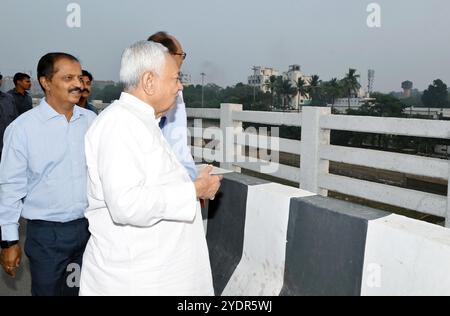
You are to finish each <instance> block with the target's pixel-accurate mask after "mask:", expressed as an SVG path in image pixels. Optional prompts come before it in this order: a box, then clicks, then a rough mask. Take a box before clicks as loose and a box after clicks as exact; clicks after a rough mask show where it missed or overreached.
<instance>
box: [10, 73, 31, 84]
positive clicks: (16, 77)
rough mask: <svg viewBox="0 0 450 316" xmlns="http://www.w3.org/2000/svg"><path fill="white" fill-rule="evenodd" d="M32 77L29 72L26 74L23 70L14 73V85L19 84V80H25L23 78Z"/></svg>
mask: <svg viewBox="0 0 450 316" xmlns="http://www.w3.org/2000/svg"><path fill="white" fill-rule="evenodd" d="M30 78H31V77H30V76H29V75H27V74H24V73H23V72H18V73H16V74H15V75H14V78H13V81H14V85H15V86H16V85H17V81H20V80H23V79H30Z"/></svg>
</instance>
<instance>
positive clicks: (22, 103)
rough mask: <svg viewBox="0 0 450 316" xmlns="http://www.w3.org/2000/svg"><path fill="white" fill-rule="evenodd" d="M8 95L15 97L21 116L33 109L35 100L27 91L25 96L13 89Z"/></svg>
mask: <svg viewBox="0 0 450 316" xmlns="http://www.w3.org/2000/svg"><path fill="white" fill-rule="evenodd" d="M8 93H9V94H10V95H12V96H13V98H14V103H15V104H16V107H17V112H18V113H19V115H20V114H22V113H25V112H26V111H28V110H31V109H32V108H33V100H32V99H31V96H30V95H29V94H28V92H26V91H25V94H22V93H19V92H17V90H16V89H11V90H9V91H8Z"/></svg>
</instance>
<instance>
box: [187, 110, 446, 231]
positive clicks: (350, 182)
mask: <svg viewBox="0 0 450 316" xmlns="http://www.w3.org/2000/svg"><path fill="white" fill-rule="evenodd" d="M187 113H188V116H189V117H193V118H204V119H216V120H220V130H221V132H222V135H223V138H222V139H221V141H223V142H224V144H227V146H222V147H221V148H222V149H223V152H220V151H214V150H211V149H205V148H203V141H202V139H201V138H199V137H196V138H195V139H194V143H195V145H194V146H193V150H194V153H195V156H197V158H206V157H209V158H214V157H216V158H217V157H220V158H222V159H221V160H220V159H215V160H216V161H217V162H220V164H221V167H222V168H228V169H234V170H236V171H240V168H245V169H249V170H252V171H256V172H260V170H261V166H262V165H267V164H268V163H269V162H268V161H265V160H264V159H262V158H257V157H254V158H253V160H252V159H246V160H245V161H241V160H239V158H240V157H242V155H243V148H245V146H247V147H249V148H258V149H271V148H272V147H271V146H269V145H268V144H273V143H277V147H278V151H279V152H285V153H290V154H295V155H300V157H301V159H300V168H295V167H292V166H287V165H283V164H279V163H275V164H274V165H275V166H276V168H275V169H274V171H272V172H270V175H272V176H275V177H278V178H282V179H286V180H289V181H293V182H298V183H299V184H300V188H302V189H305V190H308V191H310V192H314V193H317V194H321V195H324V196H327V194H328V190H331V191H335V192H339V193H342V194H348V195H352V196H356V197H360V198H364V199H368V200H372V201H376V202H380V203H385V204H390V205H393V206H398V207H403V208H407V209H411V210H415V211H418V212H422V213H426V214H431V215H436V216H442V217H445V218H446V226H447V227H450V194H447V197H445V196H440V195H436V194H431V193H426V192H422V191H417V190H411V189H404V188H399V187H395V186H391V185H388V184H379V183H374V182H370V181H364V180H359V179H354V178H349V177H344V176H338V175H334V174H330V173H329V162H330V161H334V162H340V163H346V164H351V165H357V166H363V167H370V168H376V169H383V170H388V171H393V172H400V173H407V174H412V175H417V176H424V177H430V178H436V179H441V180H442V179H443V180H446V181H448V180H449V177H450V162H449V161H448V160H443V159H436V158H427V157H420V156H414V155H407V154H401V153H391V152H383V151H378V150H369V149H360V148H349V147H344V146H334V145H330V131H331V130H342V131H354V132H363V133H377V134H390V135H400V136H413V137H428V138H441V139H448V138H450V122H449V121H436V120H419V119H402V118H380V117H364V116H346V115H332V114H331V110H330V108H323V107H309V106H308V107H303V111H302V112H301V113H284V112H283V113H281V112H256V111H243V110H242V105H238V104H221V108H220V109H187ZM242 122H250V123H258V124H263V125H268V126H274V125H287V126H300V127H302V139H301V141H297V140H289V139H283V138H278V137H274V136H271V135H269V136H266V135H256V134H254V133H249V132H247V131H243V130H242ZM230 127H231V128H232V130H233V133H232V135H230V133H228V135H227V131H226V129H227V128H230ZM216 129H218V128H217V127H216ZM193 131H194V129H191V132H193ZM197 135H202V134H201V132H200V134H199V131H198V130H197ZM206 138H208V137H206ZM230 158H231V161H232V162H230ZM449 187H450V186H449ZM449 191H450V189H449Z"/></svg>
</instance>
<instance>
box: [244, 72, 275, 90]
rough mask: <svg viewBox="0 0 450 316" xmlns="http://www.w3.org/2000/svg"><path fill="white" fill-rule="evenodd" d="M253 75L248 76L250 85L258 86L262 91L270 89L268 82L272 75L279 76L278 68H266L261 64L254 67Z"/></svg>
mask: <svg viewBox="0 0 450 316" xmlns="http://www.w3.org/2000/svg"><path fill="white" fill-rule="evenodd" d="M252 70H253V75H251V76H249V77H248V85H249V86H252V87H256V88H258V89H259V90H261V91H262V92H264V93H265V92H268V91H270V88H269V85H268V83H269V82H270V77H271V76H279V72H278V70H275V69H273V68H266V67H261V66H255V67H253V68H252Z"/></svg>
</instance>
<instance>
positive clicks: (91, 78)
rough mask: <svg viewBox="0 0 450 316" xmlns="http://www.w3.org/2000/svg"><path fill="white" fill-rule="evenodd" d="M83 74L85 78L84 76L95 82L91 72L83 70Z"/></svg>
mask: <svg viewBox="0 0 450 316" xmlns="http://www.w3.org/2000/svg"><path fill="white" fill-rule="evenodd" d="M82 73H83V77H84V76H86V77H88V78H89V80H90V81H93V80H94V77H92V74H91V73H90V72H89V71H87V70H84V69H83V71H82Z"/></svg>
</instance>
